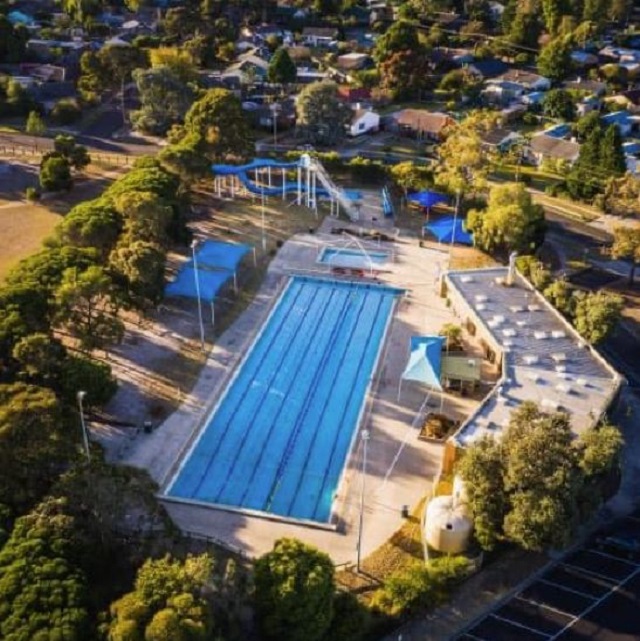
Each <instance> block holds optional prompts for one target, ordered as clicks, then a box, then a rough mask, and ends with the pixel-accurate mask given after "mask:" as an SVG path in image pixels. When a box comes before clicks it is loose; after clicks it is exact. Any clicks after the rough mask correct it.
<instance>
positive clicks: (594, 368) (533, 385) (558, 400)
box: [444, 267, 623, 447]
mask: <svg viewBox="0 0 640 641" xmlns="http://www.w3.org/2000/svg"><path fill="white" fill-rule="evenodd" d="M507 275H508V268H507V267H498V268H491V269H478V270H471V271H461V272H447V273H445V274H444V279H445V282H446V283H447V286H448V287H449V288H451V289H452V290H455V291H456V292H457V293H458V294H459V295H460V296H461V297H462V299H463V300H464V301H465V303H466V307H467V309H465V310H460V309H458V310H457V311H458V312H459V313H460V314H461V315H463V316H468V317H470V318H472V319H474V320H475V322H476V324H478V325H482V326H484V328H485V330H486V331H487V332H488V333H489V334H490V335H491V336H492V338H493V340H494V341H495V343H496V344H497V345H498V346H499V347H500V349H501V351H502V353H503V357H504V358H503V376H502V379H501V380H500V381H499V382H498V383H497V385H496V387H495V388H494V389H493V391H492V392H491V393H490V394H489V395H488V396H487V398H486V399H485V400H484V402H483V403H482V404H481V405H480V407H479V408H478V410H477V411H476V412H475V414H473V415H472V416H471V417H469V419H468V420H467V421H465V423H464V424H463V425H462V426H461V427H460V429H459V430H458V432H457V433H456V434H455V435H454V437H453V439H454V441H455V443H456V444H457V445H458V446H460V447H464V446H466V445H469V444H471V443H473V442H474V441H475V440H476V439H478V438H481V437H482V436H484V435H491V436H499V435H500V434H501V432H502V429H503V428H504V427H505V426H506V425H507V423H508V420H509V416H510V414H511V411H512V410H513V409H514V408H515V407H517V406H518V405H520V404H521V403H523V402H524V401H533V402H535V403H536V404H537V405H538V406H539V407H541V408H542V409H543V410H544V409H546V410H547V411H551V412H552V411H565V412H567V413H568V414H569V415H570V416H571V425H572V428H573V431H574V432H575V433H580V432H582V431H584V430H585V429H587V428H589V427H591V426H593V425H594V424H595V423H596V422H597V421H598V420H599V419H600V417H601V416H602V414H604V412H605V411H606V410H607V408H608V406H609V405H610V403H611V401H612V399H613V397H614V395H615V393H616V392H617V390H618V388H619V387H620V385H621V384H622V381H623V379H622V377H621V376H620V375H619V374H618V373H617V372H616V371H615V370H614V369H613V368H612V367H611V366H610V365H609V364H608V363H607V362H606V361H605V359H604V358H603V357H602V356H601V355H600V354H599V353H598V352H596V350H594V349H593V348H592V347H591V346H589V345H588V344H587V342H586V341H585V340H584V339H583V338H582V337H581V336H580V335H579V334H578V333H577V332H576V331H575V330H574V329H573V327H571V326H570V325H569V323H568V322H567V321H566V320H565V319H564V318H563V317H562V316H561V315H560V314H559V312H558V311H557V310H556V309H554V307H553V306H552V305H550V304H549V303H548V302H547V301H546V300H545V299H544V297H543V296H542V295H541V294H540V293H539V292H537V291H536V290H535V288H534V287H533V286H532V285H531V283H529V282H528V281H527V280H526V279H525V278H524V277H522V276H521V275H520V274H519V273H517V272H516V274H515V278H514V283H513V285H512V286H510V287H509V286H505V285H503V284H500V281H501V280H504V279H506V278H507ZM478 301H482V302H481V303H479V302H478ZM456 303H457V301H454V308H455V304H456Z"/></svg>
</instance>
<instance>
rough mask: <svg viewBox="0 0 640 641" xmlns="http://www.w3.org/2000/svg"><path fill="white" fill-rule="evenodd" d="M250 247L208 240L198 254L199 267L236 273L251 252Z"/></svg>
mask: <svg viewBox="0 0 640 641" xmlns="http://www.w3.org/2000/svg"><path fill="white" fill-rule="evenodd" d="M251 249H252V248H251V246H250V245H237V244H234V243H223V242H221V241H218V240H207V241H205V242H204V243H202V245H201V246H200V248H199V249H198V251H197V252H196V257H197V262H198V267H208V268H210V269H222V270H225V269H226V270H228V271H232V272H233V271H235V270H236V268H237V267H238V263H239V262H240V261H241V260H242V258H243V257H244V255H245V254H247V253H248V252H249V251H251Z"/></svg>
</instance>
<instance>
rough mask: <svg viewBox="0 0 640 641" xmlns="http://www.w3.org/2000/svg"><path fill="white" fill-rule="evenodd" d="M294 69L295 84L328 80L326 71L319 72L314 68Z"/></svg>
mask: <svg viewBox="0 0 640 641" xmlns="http://www.w3.org/2000/svg"><path fill="white" fill-rule="evenodd" d="M296 69H297V74H296V82H298V83H299V84H302V85H305V84H309V83H311V82H319V81H320V80H325V79H326V78H329V74H328V73H327V72H326V71H319V70H318V69H316V68H315V67H297V68H296Z"/></svg>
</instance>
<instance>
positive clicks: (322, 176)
mask: <svg viewBox="0 0 640 641" xmlns="http://www.w3.org/2000/svg"><path fill="white" fill-rule="evenodd" d="M307 158H308V159H309V160H308V162H309V169H310V170H311V171H312V172H314V173H315V175H316V178H317V179H318V180H319V181H320V184H321V185H322V186H323V187H324V188H325V189H326V190H327V193H328V194H329V196H330V197H331V198H333V199H334V200H335V201H336V202H337V203H338V204H339V205H341V206H342V208H343V209H344V211H345V212H346V213H347V216H349V218H350V219H351V220H352V221H354V222H355V221H357V220H358V219H359V218H360V203H359V202H357V201H353V200H351V199H350V198H349V197H348V196H347V194H345V192H344V190H342V189H340V187H338V186H337V185H336V184H335V183H334V182H333V180H331V176H329V174H328V173H327V170H326V169H325V168H324V167H323V166H322V163H321V162H320V161H319V160H318V159H317V158H312V157H310V156H307Z"/></svg>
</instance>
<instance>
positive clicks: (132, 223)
mask: <svg viewBox="0 0 640 641" xmlns="http://www.w3.org/2000/svg"><path fill="white" fill-rule="evenodd" d="M114 206H115V211H116V212H118V213H119V214H120V215H121V216H122V218H123V220H124V229H125V233H126V235H127V236H129V240H130V241H137V240H144V241H147V242H149V243H153V244H155V245H158V246H160V247H165V246H167V245H168V244H169V230H170V227H171V222H172V219H173V210H172V209H171V207H170V206H169V205H168V204H167V202H166V201H165V200H164V198H163V197H162V196H159V195H157V194H155V193H153V192H151V191H132V192H125V193H122V194H120V195H118V196H116V198H115V199H114Z"/></svg>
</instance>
